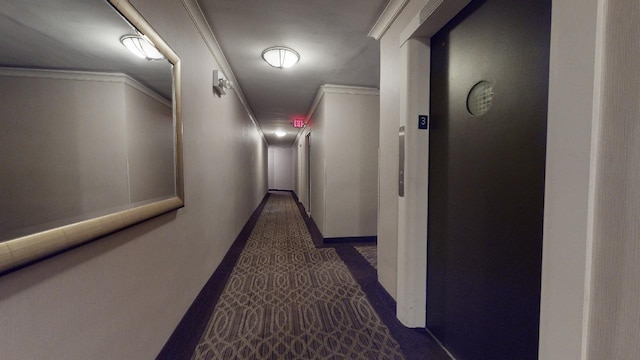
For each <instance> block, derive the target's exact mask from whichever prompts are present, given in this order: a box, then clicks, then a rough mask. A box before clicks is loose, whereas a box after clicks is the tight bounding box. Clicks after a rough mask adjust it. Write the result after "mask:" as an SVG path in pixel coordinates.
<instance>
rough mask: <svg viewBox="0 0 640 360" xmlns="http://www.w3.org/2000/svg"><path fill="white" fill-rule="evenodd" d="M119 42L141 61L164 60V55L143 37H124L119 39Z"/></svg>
mask: <svg viewBox="0 0 640 360" xmlns="http://www.w3.org/2000/svg"><path fill="white" fill-rule="evenodd" d="M120 42H121V43H122V45H124V46H125V47H126V48H127V49H129V51H131V52H132V53H133V54H134V55H135V56H137V57H139V58H141V59H147V60H164V55H162V54H161V53H160V52H159V51H158V49H156V47H155V46H154V45H153V43H151V41H149V40H148V39H147V37H146V36H144V35H125V36H123V37H121V38H120Z"/></svg>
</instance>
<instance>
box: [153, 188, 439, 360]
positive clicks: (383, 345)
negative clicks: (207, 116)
mask: <svg viewBox="0 0 640 360" xmlns="http://www.w3.org/2000/svg"><path fill="white" fill-rule="evenodd" d="M255 215H258V216H257V219H256V220H257V221H255V224H249V226H252V225H253V229H252V230H251V233H250V235H249V236H248V239H246V244H244V248H243V249H242V251H241V252H240V253H239V256H235V259H232V262H234V263H235V266H233V269H232V270H231V267H227V268H226V269H225V271H224V272H225V273H226V274H220V273H219V272H217V274H214V277H213V278H212V280H216V281H213V282H212V281H210V282H209V283H216V284H217V286H218V287H224V288H223V290H222V291H221V294H219V296H217V295H215V294H214V295H212V296H211V299H209V300H210V301H211V307H213V306H215V308H213V309H209V313H211V316H210V318H209V320H208V321H207V323H206V327H204V331H202V335H201V336H199V340H197V346H195V349H193V346H194V345H195V344H196V343H195V342H194V341H193V340H196V339H194V338H193V337H194V336H193V333H191V335H189V334H185V333H181V326H179V327H178V329H177V330H176V332H174V334H173V336H172V338H171V339H170V340H169V342H168V343H167V344H166V345H165V348H164V349H163V351H162V353H161V354H160V355H159V358H160V359H176V358H189V357H190V358H191V359H448V356H447V355H446V354H445V353H444V352H443V351H442V349H440V348H439V346H438V345H437V344H436V343H435V342H434V341H433V340H432V339H431V338H430V337H429V336H428V335H427V333H426V332H425V331H424V330H423V331H419V330H415V329H408V328H404V327H403V326H402V325H400V324H399V323H398V322H397V320H395V318H394V314H393V312H394V309H393V306H391V307H390V306H389V305H391V304H390V302H391V303H392V302H393V301H392V300H389V299H383V297H384V295H386V294H379V293H376V290H375V289H373V288H374V287H375V285H374V284H375V278H376V275H375V268H374V267H373V265H374V264H375V262H374V263H373V264H372V263H371V262H372V261H374V259H375V246H374V245H373V244H371V243H364V244H351V243H348V244H336V245H332V246H322V247H320V248H318V247H316V245H315V244H314V241H315V242H316V243H318V242H319V241H321V240H318V239H317V238H316V239H314V236H313V235H312V232H313V226H314V225H312V223H311V222H310V219H309V218H308V217H306V214H304V212H303V211H301V208H300V207H299V206H298V205H297V204H296V202H295V200H294V199H293V197H292V194H291V193H289V192H278V191H275V192H270V193H269V194H268V196H267V197H266V198H265V201H263V203H262V206H260V207H259V208H258V209H257V211H256V214H254V218H255V217H256V216H255ZM250 223H251V221H250ZM308 226H310V227H311V229H312V230H311V231H310V230H309V228H308ZM242 240H243V239H238V241H236V243H238V242H242ZM354 245H355V246H354ZM234 246H235V244H234ZM365 254H366V256H367V257H368V258H369V259H368V260H367V258H365ZM372 254H373V256H372ZM229 273H230V274H229ZM225 276H228V278H227V279H226V281H225V279H224V277H225ZM203 291H205V290H203ZM378 292H380V290H378ZM386 296H387V297H388V295H386ZM385 300H386V301H385ZM196 301H198V300H196ZM372 303H375V306H374V305H372ZM385 305H386V306H385ZM193 311H194V308H193V307H192V309H190V313H192V312H193ZM189 316H190V314H189V313H187V315H186V316H185V318H188V317H189ZM201 320H202V319H201ZM204 320H206V317H205V318H204ZM184 322H185V320H184V319H183V323H184ZM187 322H188V320H187ZM387 323H388V324H389V325H390V326H387ZM181 325H182V323H181ZM191 326H192V327H193V325H191ZM195 327H197V326H195ZM189 336H191V339H190V340H189V342H190V343H191V345H188V346H184V347H183V350H182V351H178V350H177V349H176V348H178V347H180V346H181V344H179V341H177V339H178V338H184V337H189ZM396 339H397V340H396ZM191 352H192V355H190V356H189V354H190V353H191Z"/></svg>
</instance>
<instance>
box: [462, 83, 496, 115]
mask: <svg viewBox="0 0 640 360" xmlns="http://www.w3.org/2000/svg"><path fill="white" fill-rule="evenodd" d="M492 102H493V87H492V86H491V84H490V83H489V82H488V81H480V82H479V83H477V84H475V85H473V87H472V88H471V90H470V91H469V95H468V96H467V110H468V111H469V113H470V114H471V115H476V116H477V115H482V114H484V113H486V112H487V111H488V110H489V108H490V107H491V103H492Z"/></svg>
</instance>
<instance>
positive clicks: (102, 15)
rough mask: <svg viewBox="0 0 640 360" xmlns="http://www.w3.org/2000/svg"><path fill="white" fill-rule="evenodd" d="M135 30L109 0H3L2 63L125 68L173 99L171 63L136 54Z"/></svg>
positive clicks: (0, 22) (105, 69) (0, 11)
mask: <svg viewBox="0 0 640 360" xmlns="http://www.w3.org/2000/svg"><path fill="white" fill-rule="evenodd" d="M133 33H134V29H133V28H132V27H131V25H129V23H127V22H126V21H125V20H124V19H123V18H122V17H121V16H120V14H118V13H117V12H116V11H115V10H114V9H113V8H112V7H111V5H109V3H107V2H106V1H105V0H92V1H87V0H47V1H42V0H20V1H4V0H2V1H0V66H3V67H18V68H36V69H54V70H76V71H96V72H118V73H125V74H127V75H129V76H131V77H133V78H134V79H136V80H138V81H140V82H141V83H143V84H145V85H146V86H147V87H150V88H151V89H153V90H155V91H156V92H158V93H160V94H161V95H162V96H164V97H165V98H167V99H171V96H172V74H171V65H170V64H169V62H167V61H147V60H144V59H140V58H136V57H134V56H133V55H132V54H131V53H130V52H129V51H128V50H127V49H126V48H125V47H124V46H123V45H122V44H121V43H120V37H121V36H122V35H126V34H133Z"/></svg>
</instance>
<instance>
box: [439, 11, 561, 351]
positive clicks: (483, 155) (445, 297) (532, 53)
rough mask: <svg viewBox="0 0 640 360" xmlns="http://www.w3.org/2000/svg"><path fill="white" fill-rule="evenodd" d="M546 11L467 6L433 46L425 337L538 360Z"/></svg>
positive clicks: (462, 347)
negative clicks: (427, 333)
mask: <svg viewBox="0 0 640 360" xmlns="http://www.w3.org/2000/svg"><path fill="white" fill-rule="evenodd" d="M550 20H551V1H550V0H538V1H528V0H526V1H525V0H487V1H474V2H472V3H471V4H470V5H469V6H468V7H466V8H465V9H464V10H463V11H462V12H461V13H460V14H458V15H457V16H456V17H455V18H454V19H453V20H452V21H451V22H450V23H449V24H447V25H446V26H445V27H444V28H443V29H442V30H441V31H439V32H438V33H437V34H436V35H434V37H433V38H432V39H431V51H432V52H431V98H430V112H431V117H432V126H431V132H430V145H429V219H428V255H427V258H428V265H427V327H428V328H429V329H430V330H431V331H432V332H433V333H434V334H435V335H436V337H438V338H439V339H440V340H441V341H442V342H443V344H444V345H445V346H446V347H447V348H448V349H449V350H450V351H451V352H452V353H453V355H454V356H455V357H456V358H457V359H460V360H465V359H473V360H480V359H491V360H494V359H518V360H524V359H537V350H538V328H539V313H540V273H541V258H542V217H543V198H544V169H545V145H546V119H547V93H548V75H549V37H550Z"/></svg>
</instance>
